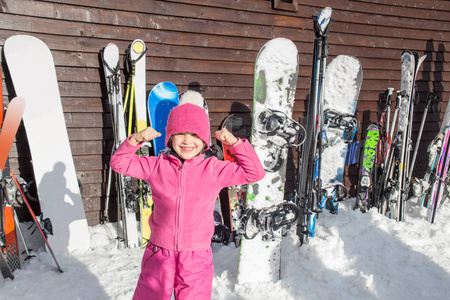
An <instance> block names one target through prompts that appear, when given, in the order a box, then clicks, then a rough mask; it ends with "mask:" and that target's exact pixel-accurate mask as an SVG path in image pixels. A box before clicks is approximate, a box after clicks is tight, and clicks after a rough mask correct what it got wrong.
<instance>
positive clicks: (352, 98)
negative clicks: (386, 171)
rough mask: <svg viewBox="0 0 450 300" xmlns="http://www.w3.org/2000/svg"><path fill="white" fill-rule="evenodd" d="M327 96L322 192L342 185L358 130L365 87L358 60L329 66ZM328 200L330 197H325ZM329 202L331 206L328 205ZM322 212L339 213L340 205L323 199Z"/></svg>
mask: <svg viewBox="0 0 450 300" xmlns="http://www.w3.org/2000/svg"><path fill="white" fill-rule="evenodd" d="M324 82H325V83H324V84H325V96H324V108H323V109H324V125H323V130H324V133H323V138H324V139H325V141H324V148H323V149H324V150H323V153H322V161H321V171H320V175H321V179H322V188H323V189H325V190H326V189H328V188H330V186H334V185H336V184H342V180H343V176H344V168H345V159H346V156H347V149H348V143H349V142H351V141H352V140H353V137H354V135H355V133H356V130H357V129H358V126H359V122H358V120H357V119H356V118H355V117H354V114H355V109H356V103H357V101H358V97H359V91H360V88H361V83H362V67H361V64H360V63H359V61H358V59H357V58H355V57H353V56H348V55H338V56H337V57H336V58H334V59H333V60H332V61H331V62H330V63H329V64H328V66H327V68H326V72H325V79H324ZM324 197H327V196H324ZM327 202H328V203H327ZM321 207H322V208H329V209H330V211H331V212H334V213H337V210H338V205H337V203H334V202H330V198H329V197H328V198H327V199H322V201H321Z"/></svg>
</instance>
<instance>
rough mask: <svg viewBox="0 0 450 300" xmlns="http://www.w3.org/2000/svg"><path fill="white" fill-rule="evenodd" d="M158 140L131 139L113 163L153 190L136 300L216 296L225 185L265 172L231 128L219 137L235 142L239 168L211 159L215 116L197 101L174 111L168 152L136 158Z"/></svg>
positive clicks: (146, 134)
mask: <svg viewBox="0 0 450 300" xmlns="http://www.w3.org/2000/svg"><path fill="white" fill-rule="evenodd" d="M159 136H161V134H160V133H159V132H156V131H155V130H154V129H153V128H151V127H148V128H146V129H144V130H142V131H140V132H138V133H136V134H134V135H131V136H130V137H129V138H128V139H127V140H126V141H124V142H123V143H122V145H121V146H120V147H119V148H118V149H117V151H116V152H115V153H114V155H113V156H112V158H111V168H112V169H113V170H115V171H116V172H118V173H120V174H124V175H128V176H131V177H134V178H139V179H143V180H146V181H147V182H148V183H149V184H150V186H151V188H152V197H153V203H154V210H153V213H152V215H151V216H150V220H149V224H150V228H151V236H150V241H149V243H148V244H147V247H146V249H145V253H144V257H143V259H142V266H141V274H140V276H139V281H138V284H137V287H136V290H135V292H134V296H133V299H134V300H141V299H152V300H158V299H170V297H171V295H172V291H174V294H175V299H177V300H181V299H196V300H203V299H205V300H206V299H211V294H212V281H213V276H214V267H213V263H212V250H211V238H212V236H213V234H214V217H213V211H214V205H215V201H216V198H217V195H218V194H219V192H220V190H221V189H222V188H224V187H227V186H232V185H241V184H248V183H252V182H256V181H258V180H261V179H262V178H263V177H264V174H265V173H264V169H263V166H262V165H261V162H260V161H259V159H258V156H257V155H256V153H255V151H254V150H253V148H252V146H251V145H250V143H249V142H248V141H247V140H245V139H238V138H236V137H235V136H234V135H233V134H231V133H230V132H229V131H228V130H226V129H221V130H219V131H217V132H216V133H215V137H216V139H217V140H218V141H220V142H222V143H224V144H228V145H232V149H233V153H234V154H235V155H236V157H238V159H239V163H235V162H228V161H220V160H218V159H217V158H216V157H208V158H206V157H205V155H204V153H203V152H204V150H207V149H209V141H210V128H209V118H208V115H207V114H206V112H205V111H204V110H203V109H202V108H201V107H199V106H197V105H194V104H190V103H186V104H183V105H179V106H176V107H175V108H174V109H173V110H172V111H171V112H170V114H169V118H168V121H167V127H166V137H165V142H166V146H167V147H168V148H169V149H170V151H169V153H168V154H161V155H159V156H151V157H139V156H138V155H136V154H135V153H136V151H137V149H139V147H140V145H141V144H142V143H143V142H146V141H151V140H153V139H154V138H156V137H159Z"/></svg>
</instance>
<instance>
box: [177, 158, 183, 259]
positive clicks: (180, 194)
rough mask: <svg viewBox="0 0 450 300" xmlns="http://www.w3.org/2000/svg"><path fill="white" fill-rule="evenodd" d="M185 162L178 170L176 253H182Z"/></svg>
mask: <svg viewBox="0 0 450 300" xmlns="http://www.w3.org/2000/svg"><path fill="white" fill-rule="evenodd" d="M183 165H184V162H183V161H182V162H181V166H180V167H179V168H178V170H179V171H180V172H179V176H178V197H177V212H176V218H175V249H176V251H180V249H181V245H180V244H181V238H180V236H181V231H180V229H181V201H182V198H183V195H184V190H183V178H184V172H183V171H184V170H183Z"/></svg>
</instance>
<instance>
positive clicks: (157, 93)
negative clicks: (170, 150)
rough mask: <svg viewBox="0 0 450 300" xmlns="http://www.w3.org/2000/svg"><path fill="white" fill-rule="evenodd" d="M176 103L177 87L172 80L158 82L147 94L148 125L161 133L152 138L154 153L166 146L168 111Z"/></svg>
mask: <svg viewBox="0 0 450 300" xmlns="http://www.w3.org/2000/svg"><path fill="white" fill-rule="evenodd" d="M177 105H178V89H177V87H176V86H175V84H173V83H172V82H167V81H165V82H161V83H158V84H157V85H156V86H155V87H154V88H153V89H152V91H151V92H150V95H149V96H148V114H149V117H150V125H151V126H152V127H153V129H155V130H156V131H158V132H160V133H161V136H160V137H157V138H156V139H154V140H153V149H154V153H155V155H158V153H159V152H160V151H161V150H163V149H164V148H166V145H165V143H164V142H165V137H166V126H167V118H168V117H169V113H170V111H171V110H172V109H173V108H174V107H175V106H177Z"/></svg>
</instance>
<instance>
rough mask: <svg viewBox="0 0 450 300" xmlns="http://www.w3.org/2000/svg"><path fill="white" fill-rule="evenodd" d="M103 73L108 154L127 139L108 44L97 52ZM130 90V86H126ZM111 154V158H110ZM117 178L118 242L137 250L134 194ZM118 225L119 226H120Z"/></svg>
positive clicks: (113, 49) (114, 52)
mask: <svg viewBox="0 0 450 300" xmlns="http://www.w3.org/2000/svg"><path fill="white" fill-rule="evenodd" d="M101 54H102V60H103V69H104V73H105V78H106V87H107V90H108V100H109V105H110V111H111V117H112V118H111V119H112V122H113V133H114V145H113V149H112V153H114V151H115V150H116V149H117V148H119V146H120V144H121V143H122V142H123V141H125V139H126V138H127V129H126V125H125V116H124V112H125V107H124V103H123V99H122V88H121V86H122V84H121V79H120V66H119V56H120V55H119V48H118V47H117V45H115V44H113V43H109V44H108V45H106V47H105V48H103V49H102V51H101ZM129 86H130V88H131V82H130V84H129ZM112 153H111V155H112ZM112 176H113V173H112V169H111V167H110V168H109V176H108V188H107V195H106V198H107V200H106V201H107V203H106V205H105V213H104V216H106V215H107V212H108V206H109V196H110V190H111V183H112ZM116 178H117V205H118V207H117V220H118V222H117V234H118V241H119V242H123V243H124V245H125V246H126V247H137V246H138V245H139V237H138V225H137V221H136V211H137V206H138V204H137V199H136V197H135V192H134V183H133V180H132V178H131V177H129V176H124V175H122V174H116ZM120 221H121V222H120Z"/></svg>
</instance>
